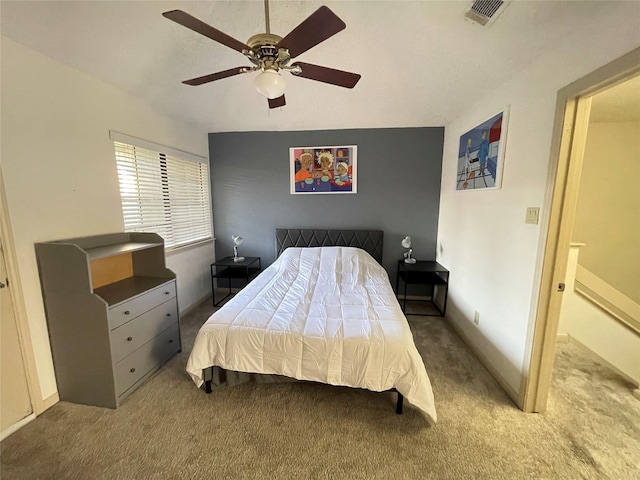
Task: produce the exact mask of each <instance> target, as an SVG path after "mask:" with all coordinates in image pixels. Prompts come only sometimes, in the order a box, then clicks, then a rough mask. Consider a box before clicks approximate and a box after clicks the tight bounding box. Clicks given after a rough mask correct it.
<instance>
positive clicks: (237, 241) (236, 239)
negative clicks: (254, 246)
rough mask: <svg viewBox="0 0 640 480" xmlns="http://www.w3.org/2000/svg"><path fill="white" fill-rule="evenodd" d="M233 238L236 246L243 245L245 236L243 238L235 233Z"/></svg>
mask: <svg viewBox="0 0 640 480" xmlns="http://www.w3.org/2000/svg"><path fill="white" fill-rule="evenodd" d="M231 238H233V244H234V245H236V246H237V245H241V244H242V242H243V241H244V238H242V237H241V236H240V235H233V236H232V237H231Z"/></svg>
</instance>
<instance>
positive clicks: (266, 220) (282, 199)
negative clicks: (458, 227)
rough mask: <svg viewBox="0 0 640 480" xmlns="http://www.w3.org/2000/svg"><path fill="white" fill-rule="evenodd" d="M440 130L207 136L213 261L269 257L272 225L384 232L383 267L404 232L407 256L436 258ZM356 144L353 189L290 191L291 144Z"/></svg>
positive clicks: (395, 254) (390, 267) (267, 260)
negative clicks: (237, 242) (237, 239)
mask: <svg viewBox="0 0 640 480" xmlns="http://www.w3.org/2000/svg"><path fill="white" fill-rule="evenodd" d="M443 140H444V127H424V128H384V129H357V130H321V131H320V130H319V131H291V132H226V133H210V134H209V158H210V165H211V167H210V173H211V197H212V201H213V223H214V231H215V236H216V238H217V240H216V246H215V249H216V258H217V259H221V258H223V257H225V256H227V255H231V254H232V253H233V242H232V240H231V236H232V235H234V234H236V235H241V236H242V237H244V243H243V244H242V245H241V246H240V247H239V253H240V255H244V256H260V257H262V266H263V268H264V267H266V266H268V265H270V264H271V263H272V262H273V261H274V260H275V250H276V248H275V243H276V242H275V229H276V227H283V228H314V227H315V228H334V229H380V230H384V233H385V236H384V252H383V265H384V267H385V268H386V269H387V271H388V272H389V274H390V276H391V280H392V283H393V284H394V286H395V275H396V263H397V260H398V259H399V258H402V252H403V251H404V249H403V248H402V246H401V245H400V242H401V240H402V239H403V238H404V236H405V235H411V238H412V240H413V250H414V256H415V257H416V258H418V259H419V260H435V256H436V238H437V230H438V208H439V204H440V176H441V169H442V148H443ZM332 145H357V146H358V157H357V175H358V183H357V190H358V191H357V193H355V194H310V195H309V194H305V195H292V194H291V193H290V178H289V177H290V168H289V148H290V147H315V146H332Z"/></svg>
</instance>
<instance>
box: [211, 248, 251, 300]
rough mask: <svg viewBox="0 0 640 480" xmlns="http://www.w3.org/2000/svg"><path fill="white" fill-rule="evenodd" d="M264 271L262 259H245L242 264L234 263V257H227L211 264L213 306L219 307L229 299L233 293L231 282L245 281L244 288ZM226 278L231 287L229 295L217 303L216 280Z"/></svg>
mask: <svg viewBox="0 0 640 480" xmlns="http://www.w3.org/2000/svg"><path fill="white" fill-rule="evenodd" d="M261 271H262V261H261V260H260V257H244V260H243V261H241V262H234V261H233V257H226V258H223V259H222V260H218V261H217V262H214V263H212V264H211V293H212V295H213V306H214V307H217V306H218V305H220V304H221V303H222V302H223V301H224V300H226V299H227V298H229V297H230V296H231V295H233V293H232V292H231V280H235V279H239V280H244V286H247V284H248V283H249V282H250V281H251V280H253V278H254V277H256V276H257V275H258V274H259V273H260V272H261ZM216 278H226V279H227V282H228V285H229V293H227V294H226V295H225V296H224V297H223V298H221V299H220V300H218V301H217V302H216V289H215V285H214V279H216Z"/></svg>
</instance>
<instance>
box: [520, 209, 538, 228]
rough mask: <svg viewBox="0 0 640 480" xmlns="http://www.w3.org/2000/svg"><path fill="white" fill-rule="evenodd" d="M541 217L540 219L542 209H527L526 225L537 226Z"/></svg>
mask: <svg viewBox="0 0 640 480" xmlns="http://www.w3.org/2000/svg"><path fill="white" fill-rule="evenodd" d="M539 217H540V208H538V207H527V214H526V216H525V219H524V223H531V224H533V225H537V224H538V218H539Z"/></svg>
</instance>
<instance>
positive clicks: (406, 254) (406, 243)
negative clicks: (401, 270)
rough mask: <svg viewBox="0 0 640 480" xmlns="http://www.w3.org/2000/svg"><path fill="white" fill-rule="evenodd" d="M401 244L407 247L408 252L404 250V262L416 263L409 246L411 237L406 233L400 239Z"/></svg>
mask: <svg viewBox="0 0 640 480" xmlns="http://www.w3.org/2000/svg"><path fill="white" fill-rule="evenodd" d="M402 246H403V247H404V248H408V249H409V251H408V252H404V254H403V255H404V263H416V259H415V258H413V257H412V256H411V254H412V253H413V249H412V248H411V237H410V236H409V235H407V236H406V237H404V238H403V239H402Z"/></svg>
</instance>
